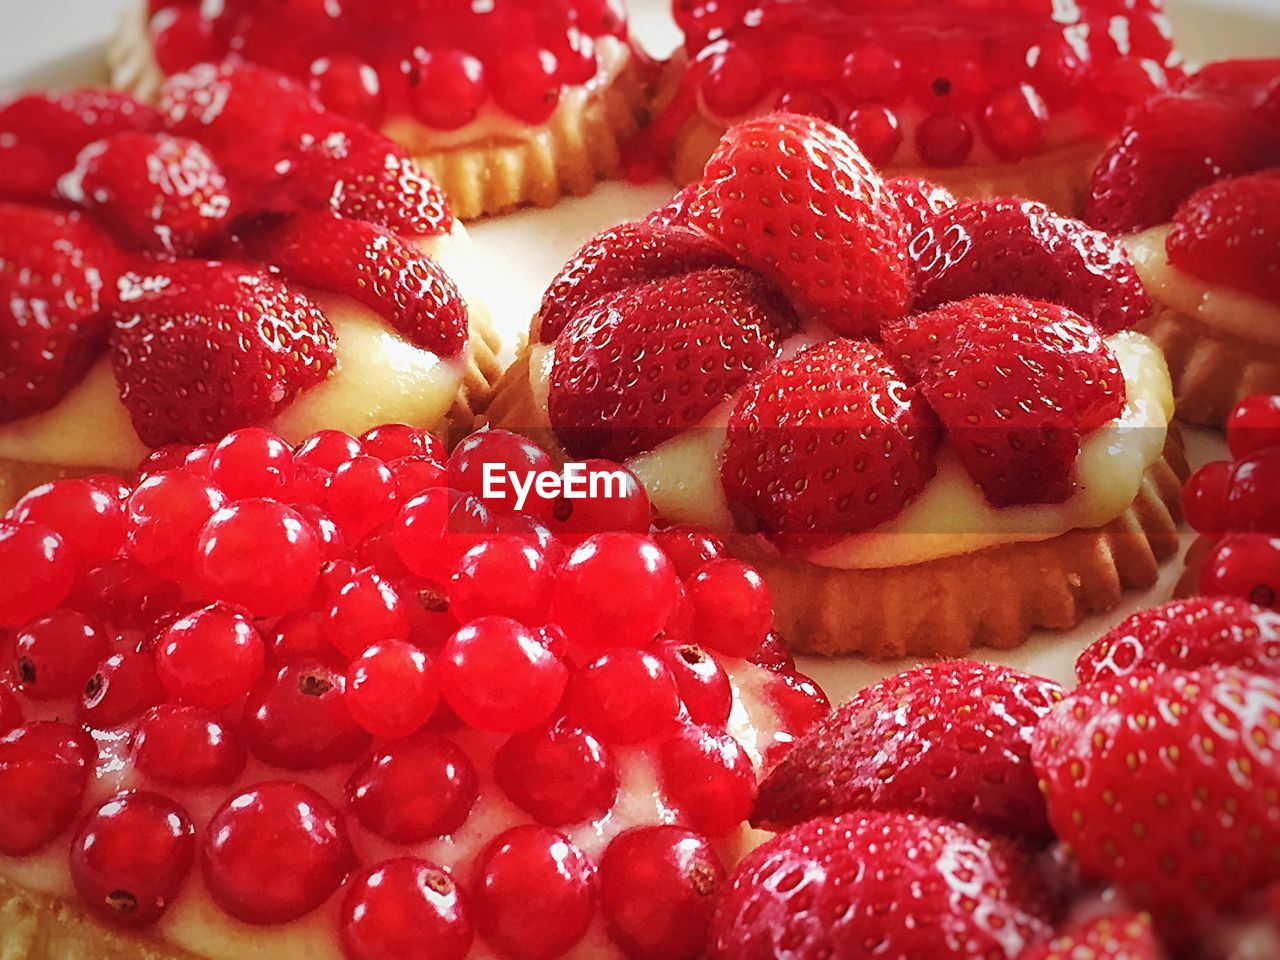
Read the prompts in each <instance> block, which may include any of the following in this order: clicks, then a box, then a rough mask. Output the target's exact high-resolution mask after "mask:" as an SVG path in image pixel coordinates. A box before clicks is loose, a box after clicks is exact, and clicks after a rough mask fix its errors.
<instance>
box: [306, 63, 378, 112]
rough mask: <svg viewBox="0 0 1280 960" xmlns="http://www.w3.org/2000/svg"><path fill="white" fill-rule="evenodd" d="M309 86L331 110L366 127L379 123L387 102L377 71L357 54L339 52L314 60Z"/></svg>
mask: <svg viewBox="0 0 1280 960" xmlns="http://www.w3.org/2000/svg"><path fill="white" fill-rule="evenodd" d="M311 90H312V92H313V93H314V94H315V95H316V96H317V97H319V98H320V100H321V102H323V103H324V105H325V106H326V107H328V108H329V109H330V110H332V111H333V112H334V113H340V114H342V115H343V116H344V117H351V118H352V119H354V120H358V121H360V122H361V123H362V124H364V125H365V126H369V127H374V128H377V127H379V126H380V125H381V124H382V119H383V115H384V114H385V112H386V102H385V100H384V98H383V96H382V83H381V81H380V80H379V78H378V71H377V70H375V69H374V68H373V67H372V66H370V65H369V64H367V63H365V62H364V61H363V60H361V59H359V58H358V57H353V56H350V55H349V54H341V53H339V54H335V55H334V56H331V57H319V58H317V59H316V60H314V61H313V62H312V64H311Z"/></svg>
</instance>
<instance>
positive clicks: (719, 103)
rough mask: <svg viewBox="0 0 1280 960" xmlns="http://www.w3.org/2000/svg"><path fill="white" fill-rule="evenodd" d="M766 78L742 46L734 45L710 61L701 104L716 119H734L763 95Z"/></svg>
mask: <svg viewBox="0 0 1280 960" xmlns="http://www.w3.org/2000/svg"><path fill="white" fill-rule="evenodd" d="M765 78H766V74H765V72H764V71H763V70H761V69H760V65H759V63H757V62H756V59H755V57H753V56H752V55H751V53H750V51H749V50H747V49H746V47H745V46H744V45H743V44H734V45H731V46H728V47H726V48H725V50H724V51H723V52H722V53H721V54H719V55H718V56H716V57H715V58H713V59H712V61H711V65H710V66H709V67H708V68H707V73H706V75H705V76H704V77H703V80H702V86H701V93H702V102H703V103H704V104H705V105H706V108H707V110H709V111H710V112H711V113H712V114H714V115H716V116H720V117H738V116H741V115H742V114H744V113H746V112H747V111H748V110H750V109H751V108H752V107H754V106H756V105H757V104H758V103H759V102H760V100H761V98H763V96H764V94H765Z"/></svg>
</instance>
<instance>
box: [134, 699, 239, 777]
mask: <svg viewBox="0 0 1280 960" xmlns="http://www.w3.org/2000/svg"><path fill="white" fill-rule="evenodd" d="M245 760H246V753H245V748H244V741H243V740H241V739H240V735H239V734H238V733H237V732H236V731H235V730H234V729H232V728H231V727H229V726H228V725H227V724H225V723H223V722H222V721H221V720H220V719H219V718H218V716H217V714H215V713H211V712H210V711H208V710H205V709H204V708H203V707H184V706H179V705H175V704H165V705H163V706H159V707H154V708H152V709H151V710H149V711H147V713H146V714H145V715H144V716H143V717H142V719H141V720H140V721H139V722H138V728H137V730H135V731H134V734H133V762H134V764H135V765H136V766H137V768H138V769H139V770H140V771H141V772H142V773H144V774H146V775H147V776H148V777H150V778H151V779H152V780H157V781H159V782H161V783H168V784H173V785H175V786H179V787H210V786H215V785H222V784H229V783H232V782H234V781H235V779H236V777H238V776H240V774H241V772H242V771H243V770H244V765H245Z"/></svg>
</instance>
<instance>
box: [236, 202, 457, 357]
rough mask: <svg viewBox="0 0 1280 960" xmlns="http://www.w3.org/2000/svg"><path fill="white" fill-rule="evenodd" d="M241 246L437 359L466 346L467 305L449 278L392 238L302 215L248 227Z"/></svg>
mask: <svg viewBox="0 0 1280 960" xmlns="http://www.w3.org/2000/svg"><path fill="white" fill-rule="evenodd" d="M245 243H246V245H247V246H248V248H249V249H250V250H252V251H253V252H254V254H255V256H257V257H258V258H259V259H261V260H262V262H264V263H269V264H273V265H275V266H277V267H279V269H280V270H282V271H283V272H284V274H285V275H286V276H288V277H290V278H292V279H294V280H296V281H298V282H299V283H303V284H307V285H308V286H311V287H315V288H317V289H320V290H327V291H328V292H330V293H337V294H341V295H343V296H348V297H351V298H352V299H353V300H357V301H359V302H360V303H363V304H364V305H365V306H366V307H368V308H369V309H370V310H373V311H375V312H377V313H378V314H379V315H380V316H381V317H382V318H383V319H384V320H386V322H387V323H388V324H390V325H391V326H392V327H394V328H395V329H396V330H398V331H400V333H402V334H403V335H404V336H405V337H406V338H407V339H408V340H410V341H411V342H413V343H415V344H417V345H418V346H420V347H423V348H424V349H427V350H430V351H432V352H433V353H435V354H436V355H438V356H441V357H452V356H454V355H456V354H458V353H460V352H461V351H462V348H463V347H464V346H466V343H467V307H466V304H464V303H463V302H462V296H461V295H460V294H459V293H458V288H457V287H456V286H454V283H453V280H452V279H451V278H450V277H449V275H448V274H447V273H445V271H444V270H443V269H442V268H441V267H440V265H439V264H438V263H436V262H435V261H434V260H432V259H431V258H430V257H429V256H427V255H426V254H425V253H422V252H421V251H419V250H418V248H417V247H415V246H414V245H413V244H411V243H408V242H406V241H405V240H402V239H400V238H399V237H398V236H396V235H395V234H393V233H390V232H388V231H386V230H383V229H381V228H379V227H376V226H374V225H373V224H370V223H362V222H360V221H359V220H348V219H346V218H345V217H339V216H337V215H336V214H333V213H301V214H297V215H295V216H291V217H286V218H285V219H283V220H282V221H280V222H278V223H276V224H274V225H265V226H263V227H261V229H257V228H255V229H254V230H252V231H250V232H249V233H248V234H247V236H246V238H245Z"/></svg>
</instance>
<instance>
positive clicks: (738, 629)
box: [686, 560, 773, 657]
mask: <svg viewBox="0 0 1280 960" xmlns="http://www.w3.org/2000/svg"><path fill="white" fill-rule="evenodd" d="M686 589H687V590H688V594H689V602H690V603H691V604H692V605H693V615H694V626H693V629H694V632H695V636H697V637H698V639H699V641H700V642H701V643H702V644H703V645H704V646H706V647H708V648H709V649H711V650H714V651H716V652H718V653H723V654H727V655H729V656H731V657H745V656H747V655H749V654H751V653H752V652H754V651H755V650H756V649H757V648H759V646H760V644H761V643H762V642H763V641H764V638H765V636H766V635H767V634H768V633H769V628H770V627H771V626H773V596H772V595H771V594H770V593H769V587H768V584H766V583H765V582H764V579H763V578H762V577H761V576H760V574H759V573H757V572H756V571H755V569H754V568H753V567H749V566H747V565H746V564H745V563H740V562H739V561H737V560H712V561H711V562H710V563H708V564H707V565H706V566H704V567H703V568H702V569H701V570H699V571H698V573H697V575H696V576H694V578H693V579H692V580H691V581H689V583H688V585H687V588H686Z"/></svg>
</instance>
